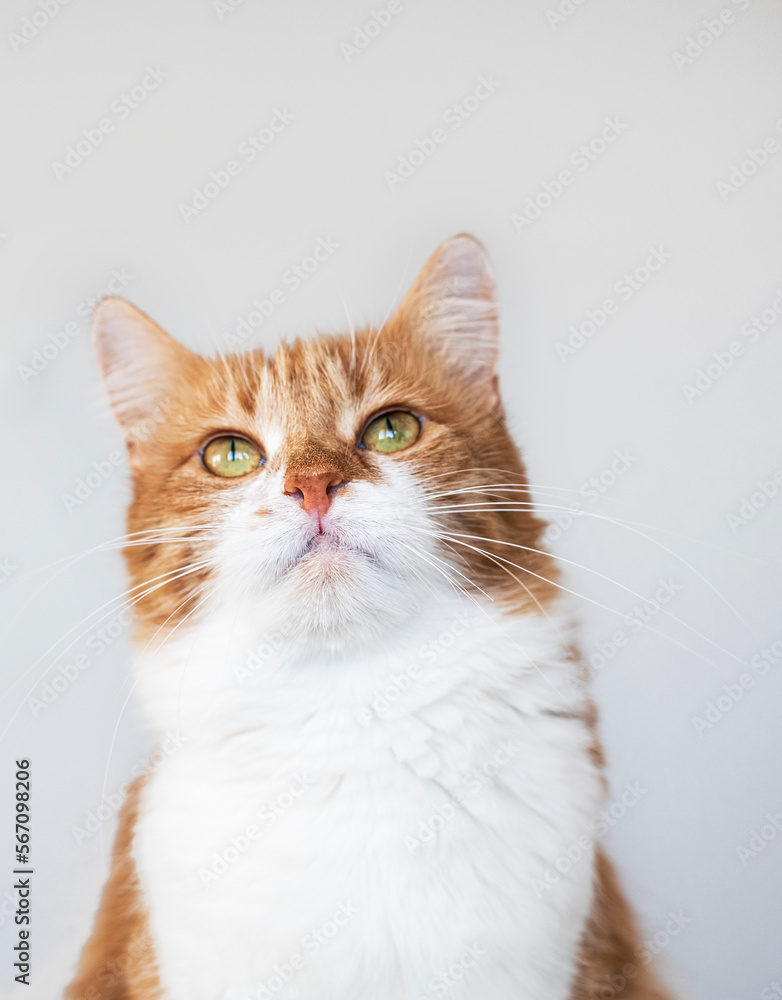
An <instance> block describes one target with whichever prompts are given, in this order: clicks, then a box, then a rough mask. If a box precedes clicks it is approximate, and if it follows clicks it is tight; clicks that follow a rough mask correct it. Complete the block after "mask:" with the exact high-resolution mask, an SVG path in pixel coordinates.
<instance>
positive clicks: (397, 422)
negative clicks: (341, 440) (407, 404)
mask: <svg viewBox="0 0 782 1000" xmlns="http://www.w3.org/2000/svg"><path fill="white" fill-rule="evenodd" d="M420 433H421V422H420V421H419V420H418V418H417V417H414V416H413V414H412V413H408V412H407V411H406V410H394V411H393V412H391V413H383V414H381V416H379V417H375V419H374V420H373V421H372V422H371V423H370V424H369V425H368V427H367V429H366V430H365V431H364V433H363V435H362V437H361V444H362V445H363V446H364V447H365V448H369V450H370V451H382V452H389V451H402V449H403V448H409V447H410V445H411V444H415V442H416V441H417V440H418V437H419V435H420Z"/></svg>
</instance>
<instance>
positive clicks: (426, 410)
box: [93, 236, 552, 644]
mask: <svg viewBox="0 0 782 1000" xmlns="http://www.w3.org/2000/svg"><path fill="white" fill-rule="evenodd" d="M93 329H94V336H95V343H96V350H97V354H98V358H99V363H100V366H101V369H102V372H103V375H104V378H105V381H106V385H107V389H108V394H109V398H110V400H111V403H112V406H113V408H114V411H115V414H116V416H117V419H118V421H119V423H120V425H121V427H122V429H123V431H124V434H125V437H126V441H127V445H128V453H129V458H130V465H131V470H132V475H133V487H134V490H133V500H132V503H131V507H130V511H129V518H128V530H129V532H130V533H131V534H130V535H129V539H128V544H127V548H126V550H125V554H126V558H127V563H128V566H129V569H130V573H131V578H132V580H131V583H132V586H133V588H134V589H133V591H132V592H131V598H132V599H133V600H134V601H135V604H134V609H135V613H136V615H137V617H138V620H139V622H140V624H141V625H142V627H143V628H146V629H149V628H151V629H159V628H161V627H162V628H163V629H164V630H167V629H170V628H173V627H175V626H182V625H184V624H185V622H187V621H189V622H190V623H191V624H195V623H198V622H199V621H200V619H201V617H202V616H203V615H204V614H206V613H213V612H214V609H215V607H216V606H223V605H225V606H228V607H230V606H231V605H232V604H234V605H235V604H236V602H237V601H239V602H242V605H243V607H245V608H246V607H247V606H250V607H253V606H255V605H256V604H257V608H258V614H259V615H261V614H262V615H263V616H265V621H266V623H267V624H270V623H272V622H274V623H276V624H277V625H279V626H283V627H284V626H293V629H294V631H295V632H296V633H297V634H299V635H302V636H310V637H312V638H317V639H318V640H325V641H327V642H329V643H332V644H334V643H340V642H341V641H345V640H347V639H348V638H350V639H354V638H356V637H359V638H360V637H362V636H374V637H375V638H377V637H378V636H379V635H380V636H382V634H383V633H385V632H386V631H388V630H393V629H395V628H398V627H399V625H400V624H401V623H402V622H403V621H404V620H405V619H406V618H407V617H408V616H410V615H416V614H420V613H421V612H422V610H423V609H425V608H426V606H427V605H428V604H430V603H431V602H432V601H435V600H442V599H444V597H445V596H446V595H452V594H454V593H461V594H464V595H469V596H470V597H475V596H477V595H479V594H481V593H482V592H485V593H487V594H489V595H491V597H492V598H494V599H499V600H500V601H501V602H502V603H508V602H509V603H510V604H511V605H513V606H515V607H518V608H529V609H531V610H534V607H535V604H536V602H538V601H545V600H547V599H548V597H549V596H550V590H551V588H550V587H549V586H548V584H547V583H545V581H544V579H542V578H551V576H552V571H551V567H550V565H549V563H548V560H547V559H546V558H545V557H544V556H543V555H539V554H536V553H535V552H534V551H531V550H533V549H536V548H537V547H538V546H539V535H540V531H541V528H542V524H541V522H540V521H538V520H537V519H536V518H535V517H534V515H533V514H532V512H531V510H530V495H529V493H528V492H527V491H526V488H525V487H526V480H525V478H524V470H523V467H522V465H521V462H520V459H519V457H518V453H517V451H516V448H515V446H514V444H513V442H512V440H511V438H510V436H509V434H508V432H507V429H506V427H505V422H504V416H503V410H502V404H501V401H500V398H499V390H498V379H497V372H496V363H497V355H498V339H499V334H498V322H497V304H496V297H495V285H494V280H493V277H492V274H491V270H490V267H489V263H488V260H487V257H486V254H485V252H484V250H483V248H482V247H481V245H480V244H479V243H478V242H477V241H475V240H474V239H473V238H471V237H469V236H456V237H454V238H452V239H450V240H448V241H447V242H446V243H444V244H443V245H442V246H440V247H439V249H438V250H437V251H436V252H435V253H434V254H433V255H432V257H431V258H430V259H429V261H427V263H426V264H425V266H424V268H423V269H422V271H421V273H420V274H419V276H418V278H417V279H416V281H415V282H414V284H413V286H412V288H411V289H410V291H409V292H408V294H407V295H406V297H405V298H404V300H403V301H402V303H401V304H400V305H399V307H398V308H397V310H396V312H395V313H394V314H393V315H392V316H391V318H390V319H388V321H387V322H385V323H384V324H383V326H382V327H380V328H378V329H374V328H372V329H366V330H362V331H358V332H355V333H353V334H346V335H342V336H328V337H326V336H318V337H315V338H313V339H311V340H307V341H304V340H297V341H296V342H295V343H293V344H287V343H283V344H281V345H280V347H279V348H278V350H277V352H276V353H275V354H274V356H273V357H266V356H265V355H264V354H263V352H262V351H260V350H254V351H249V352H247V353H244V354H232V355H228V356H219V357H217V358H215V359H211V360H208V359H206V358H203V357H201V356H200V355H197V354H194V353H193V352H191V351H189V350H188V349H186V348H185V347H183V346H182V345H181V344H179V343H177V342H176V341H175V340H173V339H172V338H171V337H170V336H169V335H168V334H166V333H165V332H164V331H163V330H161V329H160V327H158V326H157V325H156V324H155V323H153V322H152V321H151V320H150V319H149V318H148V317H146V316H145V315H144V314H143V313H141V312H139V311H138V310H137V309H136V308H135V307H133V306H132V305H130V304H129V303H127V302H125V301H124V300H122V299H117V298H109V299H105V300H104V301H103V302H102V303H101V304H100V305H99V306H98V307H97V309H96V312H95V315H94V319H93ZM514 546H515V547H514ZM248 601H249V602H250V603H249V605H248V603H247V602H248Z"/></svg>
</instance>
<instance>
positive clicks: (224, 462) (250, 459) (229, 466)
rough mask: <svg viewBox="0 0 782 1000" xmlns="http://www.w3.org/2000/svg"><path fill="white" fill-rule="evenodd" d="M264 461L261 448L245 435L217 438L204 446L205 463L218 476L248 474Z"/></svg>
mask: <svg viewBox="0 0 782 1000" xmlns="http://www.w3.org/2000/svg"><path fill="white" fill-rule="evenodd" d="M262 461H263V454H262V453H261V449H260V448H259V447H258V446H257V445H254V444H253V443H252V441H248V440H247V438H243V437H235V436H234V435H230V436H228V435H226V436H225V437H219V438H215V439H214V440H213V441H210V442H209V444H208V445H207V446H206V448H204V465H205V466H206V467H207V469H209V471H210V472H212V473H214V475H216V476H224V477H227V478H230V477H233V476H246V475H247V473H248V472H252V471H253V469H257V468H258V466H259V465H260V464H261V462H262Z"/></svg>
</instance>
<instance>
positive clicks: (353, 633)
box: [274, 541, 414, 645]
mask: <svg viewBox="0 0 782 1000" xmlns="http://www.w3.org/2000/svg"><path fill="white" fill-rule="evenodd" d="M280 584H281V585H280ZM280 584H278V585H277V589H276V593H275V598H274V604H275V606H276V610H277V613H278V615H280V616H281V617H282V618H284V619H285V620H286V625H285V630H286V631H287V632H288V634H292V635H298V636H300V637H301V638H307V639H319V640H321V641H323V640H326V641H328V643H329V644H330V645H341V644H343V643H350V642H354V641H355V640H357V639H358V640H367V639H374V638H377V637H379V636H381V635H383V634H384V633H385V632H387V631H389V630H392V629H394V628H396V627H398V626H399V624H400V623H401V622H402V621H404V620H405V619H406V618H407V617H408V616H409V614H410V610H411V603H413V604H414V602H411V599H410V598H411V594H410V588H409V585H405V583H404V582H403V581H402V580H400V579H398V578H397V577H395V576H394V575H393V574H391V573H389V572H388V571H387V570H386V569H384V568H383V567H381V565H380V564H379V563H378V561H377V559H376V558H375V557H374V556H373V555H372V554H370V553H368V552H365V551H362V550H361V549H358V548H352V547H350V546H348V545H346V544H344V543H339V542H328V541H317V542H315V543H314V544H312V545H311V546H310V547H309V548H308V550H307V551H306V552H305V553H304V555H303V556H301V558H300V559H299V560H298V561H297V563H296V564H295V565H294V566H293V567H292V568H291V569H290V570H289V571H288V572H287V573H286V574H285V578H284V580H283V581H280Z"/></svg>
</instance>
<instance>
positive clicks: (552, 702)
mask: <svg viewBox="0 0 782 1000" xmlns="http://www.w3.org/2000/svg"><path fill="white" fill-rule="evenodd" d="M93 330H94V338H95V345H96V350H97V355H98V360H99V363H100V367H101V369H102V372H103V376H104V379H105V381H106V386H107V391H108V394H109V398H110V400H111V403H112V406H113V408H114V411H115V413H116V416H117V419H118V421H119V423H120V425H121V427H122V429H123V431H124V433H125V436H126V439H127V443H128V454H129V461H130V466H131V469H132V474H133V486H134V490H133V500H132V503H131V506H130V511H129V516H128V532H129V534H128V536H127V547H126V549H125V557H126V561H127V566H128V570H129V574H130V580H131V590H130V592H129V593H130V600H131V602H132V606H133V613H134V616H135V623H136V629H135V641H136V644H137V649H138V653H137V656H136V663H135V671H136V678H137V689H138V693H139V695H140V697H141V701H142V704H143V707H144V709H145V713H146V717H147V718H148V720H149V722H150V723H151V725H152V726H154V727H155V728H156V729H157V730H158V731H159V733H160V734H161V738H162V737H163V734H165V733H166V732H176V733H178V734H181V744H182V745H181V747H180V748H179V749H178V750H176V752H175V753H171V754H170V755H169V756H167V757H166V759H165V760H164V761H163V763H162V764H161V765H160V767H159V768H158V769H157V770H156V771H155V773H154V774H153V775H152V776H151V777H149V778H148V779H147V780H146V781H145V782H142V781H139V782H137V784H136V785H135V786H134V788H133V791H132V794H131V795H130V797H129V799H128V801H127V803H126V804H125V807H124V811H123V813H122V816H121V820H120V828H119V832H118V835H117V840H116V845H115V850H114V859H113V867H112V871H111V874H110V877H109V880H108V882H107V884H106V887H105V890H104V893H103V898H102V901H101V904H100V908H99V911H98V914H97V917H96V921H95V926H94V930H93V933H92V936H91V937H90V939H89V940H88V942H87V944H86V945H85V947H84V950H83V953H82V956H81V960H80V964H79V967H78V970H77V973H76V976H75V979H74V980H73V982H72V983H71V985H70V986H69V987H68V989H67V991H66V998H67V1000H153V998H154V1000H157V998H165V1000H256V998H257V1000H267V998H270V997H278V996H279V997H281V998H283V1000H424V998H431V997H438V996H446V995H447V997H448V998H449V1000H467V998H475V1000H588V998H589V1000H615V998H619V997H621V998H623V1000H664V998H665V996H666V994H665V992H664V990H663V989H662V987H661V986H660V985H659V984H658V982H657V980H656V979H655V977H654V975H653V973H652V971H651V970H650V969H649V967H648V964H647V963H646V961H644V960H643V959H641V958H639V955H640V954H641V948H640V938H639V934H638V931H637V928H636V924H635V920H634V917H633V915H632V913H631V911H630V909H629V907H628V905H627V903H626V902H625V899H624V897H623V895H622V892H621V890H620V888H619V886H618V884H617V880H616V877H615V875H614V873H613V870H612V868H611V865H610V864H609V862H608V861H607V860H606V858H605V856H604V855H603V854H602V853H601V850H600V848H599V847H597V846H595V843H594V830H595V817H596V815H597V813H598V811H599V808H600V806H601V804H602V802H603V797H604V794H605V788H604V780H603V778H602V757H601V751H600V748H599V744H598V741H597V737H596V734H595V717H594V711H593V708H592V705H591V702H590V701H589V698H588V695H587V694H586V693H585V690H584V686H583V683H582V678H583V668H582V665H581V664H580V661H579V657H578V654H577V652H576V651H575V647H574V644H573V636H572V630H571V626H570V618H569V614H568V610H567V607H566V606H565V605H564V604H563V601H562V599H561V592H560V590H559V589H558V586H557V570H556V567H555V565H554V561H553V559H552V557H551V556H550V555H549V554H548V553H547V552H545V551H544V550H543V549H542V548H541V545H540V536H541V532H542V530H543V529H544V527H545V524H544V523H543V522H542V521H541V520H539V519H538V517H537V516H536V515H535V513H534V510H533V507H532V503H531V496H530V493H529V491H528V488H527V480H526V478H525V472H524V467H523V465H522V463H521V460H520V458H519V455H518V452H517V449H516V446H515V445H514V443H513V441H512V440H511V438H510V436H509V434H508V431H507V429H506V426H505V421H504V416H503V408H502V402H501V399H500V396H499V390H498V379H497V374H496V367H497V360H498V345H499V330H498V318H497V304H496V296H495V284H494V280H493V277H492V273H491V269H490V265H489V263H488V259H487V257H486V254H485V252H484V250H483V248H482V246H481V245H480V244H479V243H478V242H477V241H476V240H474V239H473V238H472V237H470V236H465V235H462V236H456V237H454V238H452V239H450V240H448V241H447V242H446V243H444V244H443V245H442V246H440V247H439V249H438V250H437V251H436V252H435V253H434V254H433V255H432V257H431V258H430V259H429V261H427V263H426V264H425V266H424V268H423V270H422V271H421V273H420V274H419V276H418V278H417V279H416V281H415V282H414V284H413V286H412V288H411V289H410V291H409V292H408V294H407V295H406V297H405V298H404V300H403V301H402V303H401V305H400V306H399V307H398V309H397V310H396V312H395V313H394V315H393V316H392V317H391V318H390V319H389V320H388V322H386V323H385V324H384V325H383V326H382V328H380V329H366V330H362V331H359V332H356V333H352V334H350V335H344V336H336V337H326V336H319V337H317V338H315V339H312V340H309V341H296V342H295V343H293V344H285V343H284V344H281V345H280V347H279V348H278V350H277V352H276V354H275V355H274V356H273V357H266V356H265V355H264V354H263V353H262V352H261V351H260V350H255V351H250V352H247V353H245V354H238V355H230V356H225V357H223V356H220V357H218V358H216V359H214V360H207V359H205V358H203V357H201V356H198V355H196V354H194V353H192V352H191V351H189V350H187V349H186V348H185V347H183V346H181V345H180V344H178V343H177V342H176V341H174V340H173V339H172V338H171V337H169V336H168V335H167V334H166V333H164V332H163V330H161V329H160V328H159V327H158V326H156V325H155V324H154V323H153V322H152V321H151V320H150V319H149V318H147V317H146V316H145V315H144V314H143V313H141V312H139V311H138V310H137V309H135V308H134V307H133V306H132V305H130V304H129V303H127V302H125V301H123V300H122V299H117V298H109V299H105V300H104V301H103V302H101V303H100V304H99V306H98V307H97V309H96V311H95V314H94V319H93ZM573 845H579V846H580V857H579V858H578V860H577V861H575V862H571V863H570V865H569V866H567V865H564V864H562V863H561V859H563V858H567V857H570V858H572V857H573V856H574V853H575V852H574V846H573ZM558 862H559V864H558ZM564 868H567V869H568V870H567V871H563V869H564ZM551 872H554V873H556V876H557V877H555V878H554V879H552V878H548V880H547V878H546V874H547V873H551Z"/></svg>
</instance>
